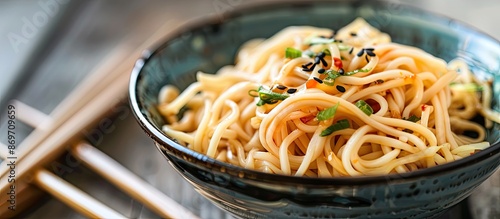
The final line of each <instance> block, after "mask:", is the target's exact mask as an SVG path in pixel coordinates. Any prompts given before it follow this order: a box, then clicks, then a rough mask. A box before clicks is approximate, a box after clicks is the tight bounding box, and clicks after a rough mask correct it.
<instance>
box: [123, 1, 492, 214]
mask: <svg viewBox="0 0 500 219" xmlns="http://www.w3.org/2000/svg"><path fill="white" fill-rule="evenodd" d="M356 17H363V18H365V19H366V20H367V21H368V22H369V23H370V24H371V25H373V26H375V27H377V28H379V29H380V30H382V31H384V32H386V33H389V34H390V35H391V37H392V39H393V41H395V42H399V43H404V44H408V45H412V46H416V47H419V48H422V49H424V50H426V51H427V52H429V53H431V54H433V55H435V56H438V57H441V58H443V59H445V60H446V61H449V60H451V59H453V58H456V57H460V58H462V59H464V60H465V61H466V62H467V63H468V64H469V66H470V67H471V69H472V70H473V71H474V72H475V74H477V76H478V77H480V78H489V79H492V80H493V91H494V98H493V102H492V106H493V108H494V109H495V110H497V111H499V110H500V106H499V104H500V45H499V42H498V41H497V40H495V39H493V38H491V37H489V36H487V35H486V34H484V33H481V32H479V31H478V30H476V29H474V28H471V27H469V26H467V25H464V24H462V23H460V22H457V21H454V20H451V19H449V18H445V17H442V16H437V15H434V14H430V13H428V12H424V11H421V10H418V9H415V8H412V7H408V6H403V5H398V4H392V3H386V2H378V1H327V2H325V1H321V2H314V1H304V2H297V1H294V2H293V3H288V4H285V3H279V4H266V5H264V6H252V7H246V8H241V9H237V10H235V11H232V12H230V13H227V14H224V15H222V16H217V17H212V18H208V19H204V20H203V21H201V22H198V23H194V24H191V25H187V26H184V27H183V28H181V29H180V30H178V32H176V34H173V35H171V36H170V37H168V39H167V40H166V41H165V42H163V43H162V44H161V45H159V46H158V47H157V48H154V49H153V50H151V51H149V52H146V53H145V54H146V55H145V56H144V58H142V59H140V60H138V61H137V64H136V66H135V68H134V70H133V72H132V77H131V81H130V103H131V107H132V109H133V112H134V114H135V116H136V118H137V121H138V122H139V124H140V125H141V127H142V128H143V129H144V131H145V133H147V134H148V135H149V136H150V137H151V138H152V139H153V141H154V143H155V145H156V146H157V147H158V149H159V151H160V152H161V153H162V154H163V155H164V156H165V157H166V158H167V160H168V161H169V163H170V164H171V165H172V166H173V167H174V168H175V169H176V170H177V171H178V172H179V174H180V175H181V176H182V177H184V178H185V179H186V180H187V181H189V182H190V183H191V184H192V185H193V186H194V187H195V188H196V190H197V191H198V192H199V193H201V194H202V195H204V196H205V197H207V198H208V199H209V200H211V201H212V202H213V203H214V204H216V205H217V206H219V207H220V208H222V209H224V210H227V211H228V212H231V213H232V214H233V215H235V216H237V217H242V218H285V217H292V218H432V217H437V216H439V215H440V214H441V213H443V212H445V211H446V209H448V208H450V207H451V206H454V205H455V204H457V203H459V202H460V201H462V200H463V199H465V198H466V197H467V196H468V195H469V194H471V192H472V191H473V190H474V188H476V187H477V186H478V185H479V184H480V183H481V182H483V181H484V180H486V179H487V178H488V177H489V176H490V175H491V174H492V173H493V172H494V171H495V170H496V169H497V168H498V167H499V165H500V141H499V139H500V126H499V124H495V126H494V127H493V128H492V129H489V130H488V135H487V136H488V137H487V140H488V141H489V142H490V143H491V145H492V146H491V147H489V148H487V149H486V150H483V151H480V152H478V153H476V154H474V155H472V156H470V157H467V158H464V159H461V160H458V161H455V162H452V163H448V164H444V165H440V166H436V167H432V168H428V169H423V170H418V171H414V172H410V173H405V174H393V175H386V176H370V177H344V178H306V177H293V176H282V175H272V174H266V173H261V172H256V171H252V170H247V169H243V168H241V167H236V166H232V165H229V164H227V163H222V162H219V161H216V160H214V159H212V158H209V157H207V156H205V155H203V154H199V153H197V152H194V151H191V150H189V149H187V148H185V147H183V146H181V145H179V144H177V143H176V141H175V139H173V138H172V137H169V136H167V135H165V134H164V133H163V132H162V131H161V127H162V125H163V124H164V121H163V119H162V117H161V116H160V115H159V113H158V112H157V111H156V109H155V107H156V105H157V95H158V92H159V90H160V88H161V87H162V86H163V85H165V84H173V85H175V86H177V87H178V88H180V89H181V90H182V89H184V88H186V87H187V86H188V85H189V84H190V83H192V82H194V81H195V73H196V72H197V71H198V70H201V71H204V72H216V71H217V70H218V69H219V68H221V67H222V66H224V65H228V64H233V63H234V60H233V58H234V56H235V53H236V51H237V50H238V48H239V47H240V45H242V43H244V42H246V41H247V40H250V39H253V38H262V37H269V36H272V35H273V34H275V33H276V32H277V31H279V30H281V29H282V28H284V27H287V26H290V25H313V26H319V27H328V28H332V29H338V28H340V27H342V26H345V25H346V24H348V23H349V22H351V21H352V20H354V19H355V18H356ZM195 42H196V43H195Z"/></svg>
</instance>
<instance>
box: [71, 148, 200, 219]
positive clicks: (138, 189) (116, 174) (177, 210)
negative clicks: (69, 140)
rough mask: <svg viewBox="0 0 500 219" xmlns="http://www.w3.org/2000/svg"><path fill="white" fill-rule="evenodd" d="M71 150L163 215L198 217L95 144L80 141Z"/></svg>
mask: <svg viewBox="0 0 500 219" xmlns="http://www.w3.org/2000/svg"><path fill="white" fill-rule="evenodd" d="M71 152H72V154H73V155H74V156H75V157H76V158H78V159H79V160H81V161H82V162H83V163H85V165H87V166H88V167H90V168H91V169H93V170H94V171H96V172H97V173H98V174H100V175H101V176H103V177H104V178H106V179H107V180H109V181H110V182H111V183H113V184H114V185H116V186H118V187H119V188H121V189H122V190H123V191H124V192H126V193H128V194H129V195H130V196H132V197H133V198H135V199H136V200H138V201H140V202H141V203H143V204H145V205H146V206H147V207H149V209H151V210H153V211H154V212H156V213H157V214H159V215H160V216H161V217H165V218H179V219H184V218H186V219H187V218H198V216H196V215H194V214H193V213H191V212H190V211H188V210H186V209H185V208H184V207H183V206H181V205H179V204H178V203H177V202H175V201H174V200H172V199H171V198H169V197H168V196H166V195H164V194H163V193H162V192H160V191H158V190H157V189H156V188H155V187H153V186H151V185H150V184H148V183H147V182H145V181H144V180H142V179H141V178H139V177H137V176H136V175H134V174H133V173H132V172H130V171H129V170H128V169H126V168H125V167H123V166H122V165H120V164H119V163H118V162H116V161H115V160H113V159H111V158H110V157H108V156H107V155H106V154H104V153H102V152H101V151H99V150H98V149H96V148H94V147H93V146H91V145H89V144H87V143H85V142H80V143H78V144H77V145H76V146H74V147H73V149H72V151H71Z"/></svg>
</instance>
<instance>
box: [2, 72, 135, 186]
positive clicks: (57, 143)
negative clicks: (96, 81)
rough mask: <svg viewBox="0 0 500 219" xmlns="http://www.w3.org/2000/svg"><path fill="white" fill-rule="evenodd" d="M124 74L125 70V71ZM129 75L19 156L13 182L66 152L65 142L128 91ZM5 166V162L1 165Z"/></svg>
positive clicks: (113, 84)
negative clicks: (30, 149)
mask: <svg viewBox="0 0 500 219" xmlns="http://www.w3.org/2000/svg"><path fill="white" fill-rule="evenodd" d="M124 74H125V73H124ZM127 84H128V78H127V77H120V78H119V79H117V80H116V81H114V82H113V83H112V84H111V85H110V86H109V87H108V88H107V89H106V90H104V91H103V92H102V93H101V95H99V96H98V97H96V98H95V99H93V100H92V101H91V102H90V103H89V104H87V105H85V106H84V107H83V108H82V109H81V110H80V111H78V112H77V113H76V114H75V115H74V116H73V117H71V118H69V119H68V121H66V122H65V123H64V124H62V125H61V126H60V127H59V128H57V129H56V130H55V131H54V132H53V133H52V134H51V135H50V136H48V137H47V138H46V139H45V140H44V141H43V142H41V144H39V145H38V147H35V148H34V149H33V150H32V151H31V152H30V153H28V154H26V155H25V156H23V157H18V159H17V161H16V163H17V165H16V181H17V180H22V178H23V177H26V175H27V174H28V173H29V171H30V170H32V169H33V168H35V167H40V166H44V165H46V164H47V163H49V162H51V161H53V160H54V159H56V158H57V157H58V156H59V155H61V154H62V153H63V152H64V151H65V147H64V146H66V145H69V143H70V142H72V141H76V140H77V139H79V138H81V134H80V132H81V130H83V129H85V128H87V127H90V126H91V125H92V124H94V123H95V122H96V121H97V120H98V119H99V118H101V117H102V116H104V115H106V113H107V112H108V111H109V110H110V108H111V107H114V106H116V105H117V104H118V103H119V102H120V101H121V100H122V98H123V97H124V94H125V93H126V90H127ZM2 166H5V167H6V165H2ZM8 184H9V183H8V181H7V176H6V174H5V175H3V176H2V178H0V192H5V191H6V189H7V187H8Z"/></svg>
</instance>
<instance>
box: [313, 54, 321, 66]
mask: <svg viewBox="0 0 500 219" xmlns="http://www.w3.org/2000/svg"><path fill="white" fill-rule="evenodd" d="M320 61H321V57H319V56H316V57H314V64H315V65H317V64H319V62H320Z"/></svg>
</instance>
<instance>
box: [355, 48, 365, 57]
mask: <svg viewBox="0 0 500 219" xmlns="http://www.w3.org/2000/svg"><path fill="white" fill-rule="evenodd" d="M364 53H365V49H361V50H359V52H358V54H356V55H357V56H358V57H361V56H362V55H363V54H364Z"/></svg>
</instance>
